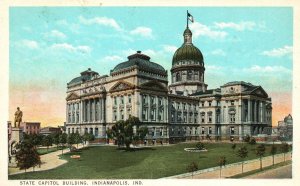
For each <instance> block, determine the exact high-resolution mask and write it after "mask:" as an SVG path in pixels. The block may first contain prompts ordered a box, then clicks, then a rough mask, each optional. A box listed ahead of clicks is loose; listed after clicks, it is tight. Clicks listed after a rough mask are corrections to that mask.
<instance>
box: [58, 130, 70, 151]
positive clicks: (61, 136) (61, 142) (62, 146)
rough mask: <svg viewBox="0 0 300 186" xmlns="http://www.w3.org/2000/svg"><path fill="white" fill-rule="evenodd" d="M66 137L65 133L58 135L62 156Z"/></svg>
mask: <svg viewBox="0 0 300 186" xmlns="http://www.w3.org/2000/svg"><path fill="white" fill-rule="evenodd" d="M67 138H68V135H67V134H66V133H62V134H60V135H59V143H60V144H61V154H64V147H65V144H66V143H67Z"/></svg>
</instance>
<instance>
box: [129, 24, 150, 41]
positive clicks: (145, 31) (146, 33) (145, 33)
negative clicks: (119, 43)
mask: <svg viewBox="0 0 300 186" xmlns="http://www.w3.org/2000/svg"><path fill="white" fill-rule="evenodd" d="M129 33H130V34H132V35H140V36H142V37H147V38H153V35H152V29H151V28H148V27H144V26H140V27H136V28H135V29H133V30H131V31H130V32H129Z"/></svg>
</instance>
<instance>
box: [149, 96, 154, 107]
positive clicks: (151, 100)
mask: <svg viewBox="0 0 300 186" xmlns="http://www.w3.org/2000/svg"><path fill="white" fill-rule="evenodd" d="M150 103H151V105H153V104H154V97H152V96H151V97H150Z"/></svg>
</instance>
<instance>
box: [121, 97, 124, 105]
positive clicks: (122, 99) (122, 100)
mask: <svg viewBox="0 0 300 186" xmlns="http://www.w3.org/2000/svg"><path fill="white" fill-rule="evenodd" d="M121 104H124V96H121Z"/></svg>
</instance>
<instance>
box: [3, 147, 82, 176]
mask: <svg viewBox="0 0 300 186" xmlns="http://www.w3.org/2000/svg"><path fill="white" fill-rule="evenodd" d="M85 146H86V145H85ZM82 147H83V146H82V144H79V145H78V149H80V148H82ZM69 151H70V150H69V148H67V149H64V154H65V153H67V152H69ZM59 155H61V150H58V151H55V152H50V153H48V154H44V155H41V156H40V158H41V162H42V165H41V167H40V168H39V167H38V166H36V167H35V168H34V171H43V170H49V169H53V168H56V167H58V166H61V165H63V164H65V163H67V162H68V161H67V160H63V159H59ZM24 172H25V171H24V170H20V169H19V168H18V167H16V168H14V167H9V168H8V174H9V175H14V174H20V173H24ZM26 172H33V168H29V169H27V170H26Z"/></svg>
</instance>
